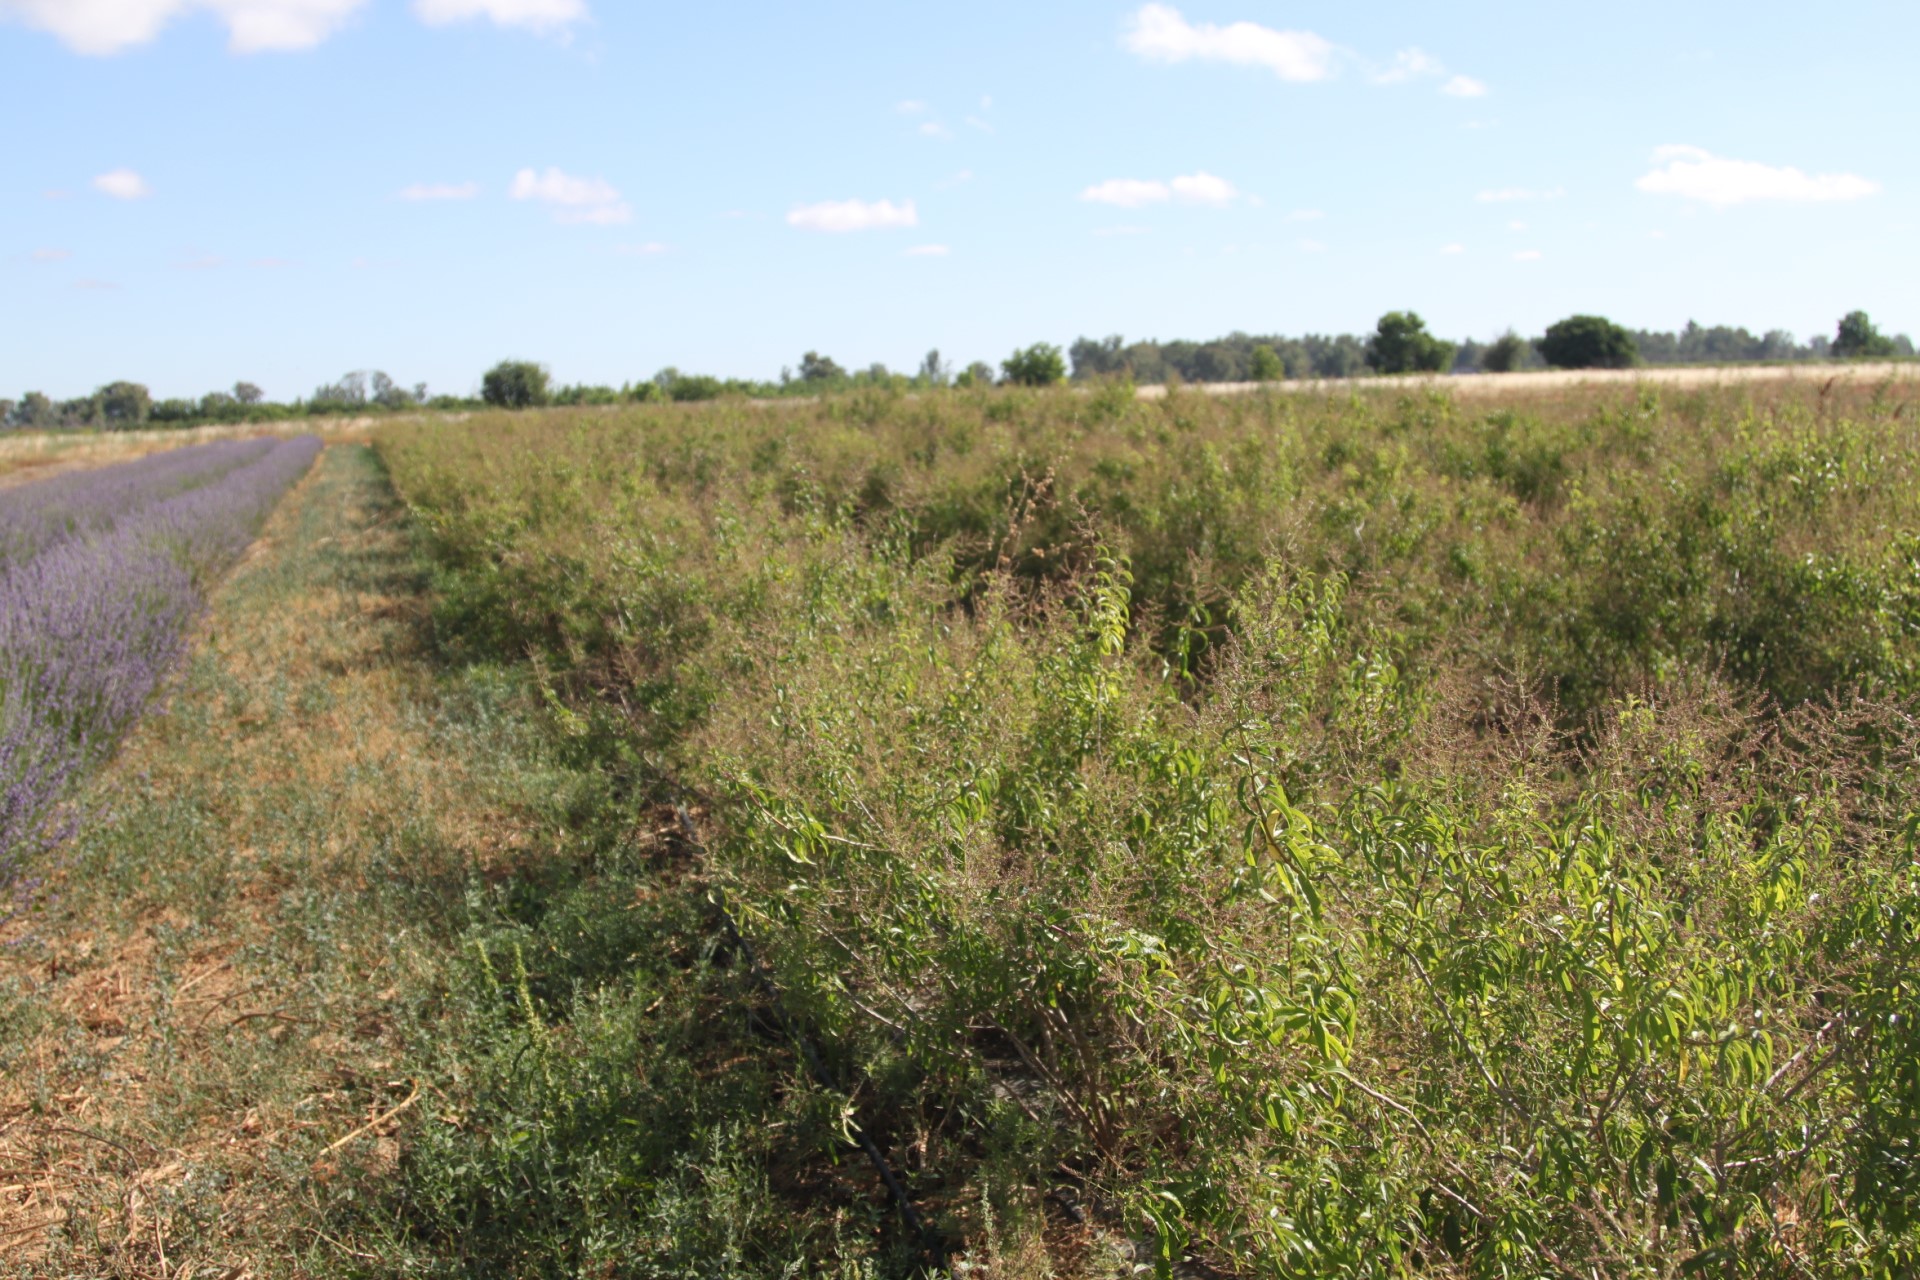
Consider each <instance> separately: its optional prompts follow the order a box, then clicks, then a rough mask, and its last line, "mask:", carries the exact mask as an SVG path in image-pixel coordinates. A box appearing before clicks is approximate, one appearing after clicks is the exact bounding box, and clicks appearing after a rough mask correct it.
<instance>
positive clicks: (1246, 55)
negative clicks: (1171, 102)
mask: <svg viewBox="0 0 1920 1280" xmlns="http://www.w3.org/2000/svg"><path fill="white" fill-rule="evenodd" d="M1124 42H1125V44H1126V46H1127V48H1128V49H1130V50H1132V51H1133V52H1134V53H1136V54H1138V55H1139V56H1140V57H1142V58H1145V59H1147V60H1148V61H1149V62H1187V61H1190V60H1197V61H1201V62H1226V63H1231V64H1232V65H1234V66H1240V67H1265V68H1266V69H1267V70H1269V71H1271V72H1273V74H1275V75H1277V76H1279V77H1280V78H1281V79H1282V80H1291V81H1294V82H1296V83H1310V82H1312V81H1315V80H1329V79H1331V78H1332V77H1333V76H1334V74H1335V73H1336V71H1337V70H1338V68H1337V66H1336V61H1337V57H1338V52H1339V51H1338V50H1337V49H1335V48H1334V46H1333V44H1332V43H1331V42H1329V41H1327V40H1324V39H1322V38H1321V37H1319V36H1317V35H1315V34H1314V33H1313V32H1311V31H1277V30H1275V29H1274V28H1272V27H1263V26H1261V25H1260V24H1259V23H1257V22H1234V23H1230V24H1228V25H1227V26H1224V27H1220V26H1215V25H1214V24H1213V23H1211V22H1203V23H1201V24H1199V25H1198V26H1195V25H1194V24H1192V23H1190V22H1188V21H1187V20H1186V18H1185V17H1183V16H1182V15H1181V13H1180V11H1179V10H1178V9H1175V8H1174V7H1172V6H1171V5H1164V4H1149V5H1144V6H1142V7H1141V9H1140V11H1139V12H1138V13H1136V14H1134V15H1133V21H1132V23H1131V24H1130V25H1129V26H1128V29H1127V34H1126V36H1125V39H1124Z"/></svg>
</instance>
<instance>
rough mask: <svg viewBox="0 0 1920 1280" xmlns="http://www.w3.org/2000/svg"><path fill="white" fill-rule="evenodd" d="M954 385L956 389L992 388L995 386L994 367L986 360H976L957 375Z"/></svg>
mask: <svg viewBox="0 0 1920 1280" xmlns="http://www.w3.org/2000/svg"><path fill="white" fill-rule="evenodd" d="M953 385H954V386H956V387H990V386H992V385H993V366H992V365H990V364H988V363H987V362H986V361H985V360H975V361H974V362H973V363H972V364H970V365H968V366H967V367H966V368H964V369H962V370H961V371H960V372H959V373H958V374H957V375H955V377H954V379H953Z"/></svg>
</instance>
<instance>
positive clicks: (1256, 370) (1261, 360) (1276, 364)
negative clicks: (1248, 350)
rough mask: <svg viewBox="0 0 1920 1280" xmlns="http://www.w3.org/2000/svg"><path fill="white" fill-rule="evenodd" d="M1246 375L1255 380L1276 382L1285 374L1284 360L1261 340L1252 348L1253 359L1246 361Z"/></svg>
mask: <svg viewBox="0 0 1920 1280" xmlns="http://www.w3.org/2000/svg"><path fill="white" fill-rule="evenodd" d="M1247 376H1248V377H1249V378H1251V379H1252V380H1253V381H1255V382H1278V381H1280V380H1281V379H1282V378H1284V377H1286V376H1287V365H1286V361H1284V360H1282V359H1281V358H1280V355H1279V353H1278V352H1276V351H1275V350H1274V349H1273V347H1272V346H1271V345H1269V344H1268V343H1265V342H1263V343H1261V344H1260V345H1258V346H1256V347H1255V348H1254V349H1253V359H1251V360H1250V361H1248V362H1247Z"/></svg>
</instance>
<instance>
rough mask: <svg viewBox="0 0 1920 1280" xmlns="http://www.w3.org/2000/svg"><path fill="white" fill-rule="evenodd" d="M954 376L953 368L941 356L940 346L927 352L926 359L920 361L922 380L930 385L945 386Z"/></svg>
mask: <svg viewBox="0 0 1920 1280" xmlns="http://www.w3.org/2000/svg"><path fill="white" fill-rule="evenodd" d="M952 377H953V370H952V369H951V368H949V367H948V365H947V362H946V361H944V360H942V359H941V358H940V348H938V347H935V348H934V349H933V350H931V351H929V352H927V357H926V359H924V360H922V361H921V362H920V381H921V382H924V383H925V384H926V385H927V386H929V387H944V386H946V385H947V383H948V381H949V380H951V378H952Z"/></svg>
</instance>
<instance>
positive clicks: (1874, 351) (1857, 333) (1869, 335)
mask: <svg viewBox="0 0 1920 1280" xmlns="http://www.w3.org/2000/svg"><path fill="white" fill-rule="evenodd" d="M1833 354H1834V356H1835V357H1836V358H1837V359H1840V360H1869V359H1884V358H1885V357H1887V356H1890V355H1892V354H1894V345H1893V339H1892V338H1889V337H1887V335H1886V334H1884V333H1881V332H1880V330H1878V329H1876V328H1875V327H1874V324H1873V321H1871V320H1869V319H1868V318H1867V313H1866V312H1864V311H1849V312H1847V314H1846V315H1844V316H1841V317H1840V330H1839V332H1838V333H1837V334H1835V335H1834V339H1833Z"/></svg>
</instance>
